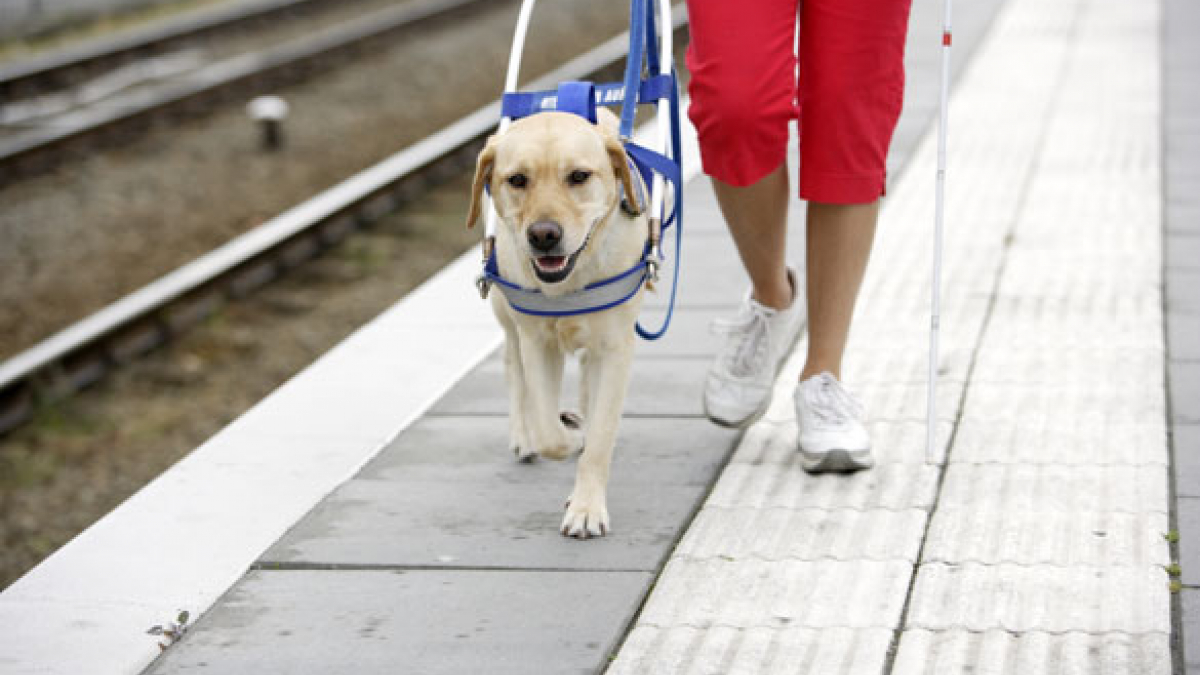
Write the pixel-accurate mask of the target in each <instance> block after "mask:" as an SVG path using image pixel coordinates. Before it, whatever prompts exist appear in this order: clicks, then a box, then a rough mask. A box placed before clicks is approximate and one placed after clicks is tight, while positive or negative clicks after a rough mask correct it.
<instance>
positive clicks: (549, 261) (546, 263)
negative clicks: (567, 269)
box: [537, 255, 567, 272]
mask: <svg viewBox="0 0 1200 675" xmlns="http://www.w3.org/2000/svg"><path fill="white" fill-rule="evenodd" d="M566 264H567V257H566V256H561V255H546V256H542V257H540V258H538V259H537V266H538V268H539V269H541V270H543V271H546V272H557V271H558V270H561V269H562V268H563V267H564V266H566Z"/></svg>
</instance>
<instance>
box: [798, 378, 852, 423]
mask: <svg viewBox="0 0 1200 675" xmlns="http://www.w3.org/2000/svg"><path fill="white" fill-rule="evenodd" d="M816 378H817V382H816V383H815V386H813V385H810V386H806V387H804V399H805V402H806V403H808V409H809V410H810V411H812V414H813V416H814V417H815V418H816V419H817V422H818V424H820V425H821V426H823V427H826V428H831V427H840V426H842V425H844V424H846V423H847V422H848V421H850V419H852V418H855V419H862V418H863V417H864V416H865V415H864V409H863V405H862V403H860V402H859V401H858V399H856V398H854V396H853V395H852V394H850V392H848V391H846V389H845V388H844V387H842V383H841V382H838V381H837V378H835V377H834V376H833V375H831V374H829V373H821V374H820V375H817V376H816Z"/></svg>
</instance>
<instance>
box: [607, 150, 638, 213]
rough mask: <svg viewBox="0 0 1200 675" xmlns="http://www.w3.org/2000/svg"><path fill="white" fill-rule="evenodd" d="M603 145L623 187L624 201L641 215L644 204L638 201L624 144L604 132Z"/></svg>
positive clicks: (634, 178)
mask: <svg viewBox="0 0 1200 675" xmlns="http://www.w3.org/2000/svg"><path fill="white" fill-rule="evenodd" d="M604 147H605V149H606V150H608V157H609V159H610V160H611V161H612V167H613V173H614V174H615V175H616V177H617V180H619V181H620V182H621V186H622V187H624V188H625V201H626V202H628V203H629V207H630V208H631V209H633V212H634V214H635V215H641V213H642V210H643V208H644V205H643V204H641V203H640V202H638V191H637V189H636V188H634V186H633V182H634V181H635V180H637V177H636V176H634V175H633V171H632V169H631V168H630V166H629V155H627V154H625V146H623V145H622V144H621V139H620V138H617V136H615V135H613V134H604Z"/></svg>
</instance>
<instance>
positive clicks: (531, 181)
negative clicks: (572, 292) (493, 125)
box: [467, 110, 641, 284]
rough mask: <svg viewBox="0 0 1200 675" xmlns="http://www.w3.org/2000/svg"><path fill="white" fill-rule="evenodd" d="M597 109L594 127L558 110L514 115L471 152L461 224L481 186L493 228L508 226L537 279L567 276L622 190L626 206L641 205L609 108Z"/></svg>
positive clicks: (475, 211)
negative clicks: (496, 223) (496, 220)
mask: <svg viewBox="0 0 1200 675" xmlns="http://www.w3.org/2000/svg"><path fill="white" fill-rule="evenodd" d="M600 112H601V113H602V117H601V118H600V123H599V124H591V123H590V122H588V121H587V120H585V119H583V118H582V117H579V116H578V115H572V114H569V113H559V112H546V113H539V114H537V115H533V116H530V117H526V118H524V119H521V120H517V121H515V122H513V123H512V125H511V126H509V128H508V130H507V131H506V132H505V133H504V134H501V135H497V136H493V137H491V138H490V139H489V140H488V143H487V146H486V147H484V149H483V152H481V153H480V154H479V161H478V164H477V166H476V169H475V182H474V185H473V186H472V195H471V208H470V212H469V213H468V215H467V226H468V227H471V226H473V225H474V223H475V221H476V219H478V217H479V215H480V210H481V200H482V194H483V190H484V186H485V185H486V186H489V189H490V190H491V196H492V202H493V203H494V204H495V206H496V213H497V214H498V215H499V216H500V221H501V225H500V226H501V227H506V228H509V230H510V232H509V233H510V234H511V235H512V241H514V242H517V246H518V248H519V249H520V250H521V253H522V254H523V255H522V258H528V263H529V265H530V267H531V269H532V271H533V274H534V275H535V276H536V277H537V279H538V280H539V281H541V282H542V283H543V284H557V283H560V282H562V281H564V280H565V279H566V278H567V277H569V276H570V275H571V272H572V271H573V270H574V269H575V264H576V262H577V260H578V259H579V257H580V256H581V255H583V254H584V253H585V252H586V250H587V246H588V242H589V240H590V238H591V237H593V236H594V235H595V234H596V232H597V230H598V228H600V227H602V226H603V224H604V222H605V221H606V220H607V219H608V216H609V215H611V214H612V212H613V210H614V209H615V208H617V206H618V205H619V203H620V200H621V188H622V187H623V188H624V194H625V195H626V197H625V198H626V199H627V200H628V201H629V203H630V204H631V205H632V206H633V208H634V210H635V211H640V210H641V207H640V205H639V204H638V202H637V199H638V196H637V195H638V192H637V191H636V190H635V189H634V186H633V181H634V176H633V175H632V173H631V171H630V168H629V159H628V157H626V154H625V149H624V147H622V145H621V141H620V139H619V138H618V137H617V133H616V129H615V124H614V123H613V118H612V116H611V113H608V111H606V110H602V111H600ZM604 113H606V114H604Z"/></svg>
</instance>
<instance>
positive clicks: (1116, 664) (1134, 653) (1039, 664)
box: [891, 630, 1171, 675]
mask: <svg viewBox="0 0 1200 675" xmlns="http://www.w3.org/2000/svg"><path fill="white" fill-rule="evenodd" d="M891 672H892V674H893V675H945V674H946V673H972V674H973V675H1060V674H1062V673H1104V674H1105V675H1107V674H1109V673H1112V674H1113V675H1116V673H1168V672H1171V647H1170V644H1169V640H1168V636H1167V634H1166V633H1160V632H1151V633H1139V634H1134V635H1130V634H1127V633H1116V632H1113V633H1100V634H1092V633H1083V632H1077V631H1072V632H1068V633H1062V634H1053V633H1048V632H1044V631H1029V632H1022V633H1012V632H1009V631H1004V630H988V631H983V632H974V631H967V630H949V631H936V632H935V631H927V630H907V631H904V635H903V637H901V639H900V650H899V653H898V654H897V656H896V662H895V667H894V668H893V669H892V671H891Z"/></svg>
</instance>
